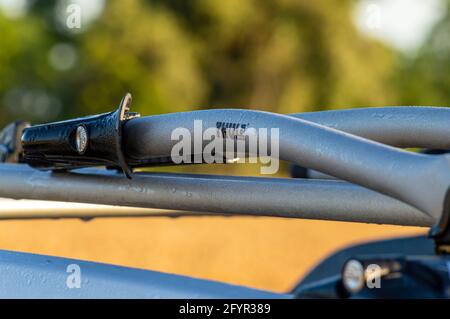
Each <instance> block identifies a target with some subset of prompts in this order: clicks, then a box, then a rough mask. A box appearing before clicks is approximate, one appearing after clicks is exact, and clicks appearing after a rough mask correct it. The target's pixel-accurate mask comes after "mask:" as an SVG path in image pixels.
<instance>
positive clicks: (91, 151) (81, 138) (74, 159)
mask: <svg viewBox="0 0 450 319" xmlns="http://www.w3.org/2000/svg"><path fill="white" fill-rule="evenodd" d="M131 100H132V97H131V94H129V93H127V94H126V95H125V96H124V97H123V99H122V101H121V102H120V105H119V107H118V109H117V110H116V111H114V112H110V113H104V114H99V115H94V116H88V117H83V118H78V119H74V120H68V121H62V122H56V123H50V124H43V125H37V126H32V127H29V128H27V129H25V130H24V132H23V135H22V147H23V159H24V161H25V162H26V163H28V164H29V165H30V166H32V167H34V168H37V169H41V170H68V169H75V168H81V167H90V166H102V165H106V166H113V167H118V168H120V169H121V170H122V171H123V172H124V173H125V175H126V176H127V177H128V178H131V173H132V172H131V168H130V167H129V166H128V164H127V163H126V161H125V156H124V154H123V151H122V126H123V123H124V122H125V121H127V120H129V119H131V118H135V117H139V114H138V113H134V112H130V111H129V110H130V105H131Z"/></svg>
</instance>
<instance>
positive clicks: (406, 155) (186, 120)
mask: <svg viewBox="0 0 450 319" xmlns="http://www.w3.org/2000/svg"><path fill="white" fill-rule="evenodd" d="M333 112H334V113H333ZM389 114H391V115H389ZM314 117H315V121H316V123H314ZM101 118H102V117H101V116H99V117H98V118H97V119H101ZM307 118H309V120H307ZM449 118H450V112H449V111H448V110H446V109H443V108H406V109H405V110H402V109H401V108H399V109H398V110H397V109H396V108H388V109H373V110H370V109H369V111H363V110H354V111H351V110H349V111H343V112H337V111H331V112H322V113H319V114H318V115H313V114H312V113H306V114H304V115H292V116H287V115H280V114H274V113H268V112H261V111H253V110H239V109H224V110H204V111H194V112H186V113H173V114H165V115H158V116H150V117H142V118H133V119H129V120H128V119H124V120H123V121H122V122H120V123H119V124H120V125H123V127H122V130H123V136H122V145H121V148H122V150H123V152H124V160H125V162H126V164H127V165H129V166H130V167H138V166H148V165H160V164H166V163H168V159H170V155H171V149H172V147H173V146H174V144H175V143H176V141H174V140H172V139H171V133H172V132H173V131H174V130H175V129H176V128H180V127H182V128H185V129H187V130H188V131H189V132H191V133H193V134H194V133H195V132H194V130H195V127H194V121H195V120H201V121H202V123H203V126H204V127H205V128H209V127H219V126H217V125H218V123H231V124H230V125H233V126H234V127H252V128H254V129H256V130H258V129H260V128H278V129H279V141H280V143H279V155H280V159H281V160H285V161H289V162H292V163H295V164H298V165H302V166H304V167H307V168H310V169H314V170H317V171H320V172H322V173H325V174H328V175H332V176H335V177H337V178H339V179H341V180H345V181H347V182H350V183H353V184H357V185H359V186H362V187H364V188H367V189H370V190H372V191H375V192H378V193H380V194H384V195H387V196H389V197H392V198H394V199H396V200H399V201H401V202H403V203H405V204H408V205H411V206H413V207H415V208H416V209H418V210H419V211H421V212H423V213H422V215H425V216H426V218H427V221H426V222H425V221H424V220H422V221H421V222H420V223H421V225H422V226H430V224H429V222H430V221H432V222H433V228H432V231H431V232H430V235H431V236H432V237H433V238H434V239H435V241H436V244H437V250H438V251H439V252H448V247H449V245H450V238H449V237H450V236H449V235H448V233H449V219H450V218H449V209H448V205H449V202H448V197H449V192H448V190H449V187H450V155H447V154H439V155H428V154H418V153H413V152H408V151H405V150H401V149H398V148H394V147H391V146H387V145H385V144H381V143H378V142H375V141H372V140H368V139H365V138H362V137H360V136H356V135H352V134H349V133H345V132H343V131H340V130H337V129H334V128H330V127H327V126H324V125H322V124H326V125H328V126H331V127H333V126H334V127H336V128H339V129H342V130H346V131H347V132H350V133H354V134H360V135H362V136H365V137H369V138H372V137H373V138H374V139H375V140H378V141H381V142H386V143H388V142H389V144H392V145H395V146H403V147H405V146H408V147H409V146H413V145H415V146H421V147H438V148H447V147H448V146H449V136H450V135H449V134H448V133H449V129H448V127H447V125H446V124H447V123H448V119H449ZM95 119H96V117H93V118H90V121H91V120H92V122H90V123H89V125H91V126H92V127H95V125H96V123H95V121H96V120H95ZM364 119H367V121H366V122H364ZM368 119H371V120H368ZM430 121H431V122H430ZM72 122H73V121H69V122H59V123H56V125H62V126H64V125H66V124H67V127H69V126H70V128H71V131H72V127H73V125H72V124H73V123H72ZM317 122H318V123H322V124H317ZM356 122H358V123H359V124H354V123H356ZM61 123H63V124H61ZM64 123H66V124H64ZM333 123H334V124H333ZM386 123H387V124H386ZM430 123H431V124H430ZM69 124H70V125H69ZM77 124H79V123H77ZM52 125H55V124H48V125H46V126H41V127H40V128H42V127H52ZM384 125H385V126H386V129H384V127H385V126H384ZM381 128H383V129H381ZM36 129H37V130H39V127H37V128H36ZM27 130H28V132H32V131H33V127H32V128H30V129H27ZM27 130H26V131H27ZM380 131H382V132H381V133H380ZM32 135H33V136H34V134H32ZM24 136H25V138H23V139H22V140H23V142H24V146H25V149H24V151H25V154H26V153H27V148H28V146H31V145H32V143H33V139H28V138H27V135H26V134H25V135H24ZM36 136H37V135H36ZM36 136H35V137H36ZM50 137H51V136H50ZM440 137H445V138H443V139H440ZM55 138H56V139H57V138H58V137H55ZM258 138H259V136H258ZM269 138H270V133H269ZM414 141H416V142H414ZM45 142H46V143H47V145H49V144H48V142H50V144H51V142H52V141H51V140H46V141H45ZM87 143H90V140H88V141H87ZM108 143H109V140H106V141H105V145H102V148H103V149H107V148H108V145H109V144H108ZM203 143H204V142H203ZM415 143H416V144H415ZM36 145H37V147H36V148H35V150H34V151H35V154H40V155H39V156H42V155H43V158H45V159H46V161H47V164H48V165H45V166H43V167H40V168H46V169H59V168H61V166H59V163H60V162H59V160H60V159H59V158H58V156H59V155H58V152H57V149H56V148H52V149H51V151H49V150H48V149H47V148H46V147H41V148H40V147H39V143H38V144H36ZM36 145H34V146H36ZM44 146H45V145H44ZM202 146H204V145H202ZM116 148H117V147H113V146H111V149H116ZM202 149H203V148H202ZM269 151H270V150H269ZM192 155H193V156H195V155H196V154H192ZM246 155H247V156H257V155H258V154H253V153H250V152H249V153H247V154H246ZM78 156H79V158H80V164H81V165H79V166H90V165H86V164H89V163H86V162H83V156H84V154H83V153H80V154H78ZM77 158H78V157H77V156H76V155H74V156H73V157H72V158H71V161H72V162H73V163H76V162H77ZM25 159H27V158H25ZM104 162H105V163H106V162H107V161H106V158H105V161H104ZM31 164H32V163H31ZM97 164H98V163H97ZM115 164H116V165H114V166H118V167H121V168H122V169H124V167H123V165H122V164H121V163H115ZM169 164H170V161H169ZM2 166H3V167H4V168H6V169H5V172H4V173H3V172H2V177H1V189H2V190H1V193H2V194H0V195H2V196H7V197H13V198H17V197H21V196H24V195H25V197H27V198H36V197H37V196H43V195H45V194H46V193H45V191H40V189H47V190H48V189H51V190H52V192H53V193H52V194H53V195H51V194H50V193H47V194H46V196H47V197H48V198H49V199H53V200H69V201H76V198H77V196H78V197H80V199H81V198H82V197H83V196H79V195H76V194H77V193H78V192H80V190H81V189H82V188H83V187H85V188H86V187H87V185H86V184H83V181H86V183H87V182H90V183H91V184H90V185H89V186H90V187H91V188H89V187H87V189H89V190H90V191H91V193H98V191H99V189H102V188H103V187H105V185H111V188H109V190H110V191H111V192H112V193H114V192H113V189H112V188H116V189H117V192H115V193H114V195H115V196H113V197H115V199H112V198H111V201H113V202H108V203H107V204H116V205H117V204H120V205H134V206H136V205H138V206H143V207H147V205H148V204H149V202H150V203H151V204H150V205H152V206H153V205H155V204H156V203H157V201H158V198H159V200H160V202H159V204H161V206H160V207H157V208H170V209H182V210H183V209H187V208H188V207H189V208H191V206H189V205H190V204H189V203H192V202H193V200H192V198H193V197H195V196H197V197H198V198H202V197H201V195H202V194H204V196H209V197H210V198H212V201H213V202H214V201H215V203H213V202H210V203H209V204H210V205H211V204H213V205H215V206H207V205H205V206H202V205H198V206H195V205H192V207H195V209H197V208H200V209H202V207H208V209H212V210H213V211H220V208H217V206H223V201H225V202H226V200H227V196H228V201H229V206H227V209H229V210H228V211H231V209H238V210H239V207H235V206H233V205H232V202H231V200H235V199H236V198H239V195H240V194H242V193H245V192H247V193H249V194H251V195H252V196H254V197H258V196H256V195H255V194H261V195H260V196H261V198H258V199H259V201H254V202H246V205H247V206H244V207H246V209H242V212H243V213H251V214H264V211H266V212H267V211H270V210H273V212H272V211H270V212H272V213H273V214H276V213H275V211H276V210H279V209H280V208H288V209H287V210H286V213H285V215H289V214H291V215H292V216H293V217H299V216H298V215H297V216H296V215H295V213H294V212H293V211H292V210H290V209H291V208H293V207H289V205H290V204H291V203H293V202H295V203H296V204H299V205H300V206H298V205H297V211H298V207H300V208H302V207H305V206H302V205H301V203H298V202H296V201H295V197H297V198H299V193H300V192H299V191H298V189H300V186H303V187H304V188H307V187H311V188H314V189H315V191H317V186H318V185H319V186H321V187H323V188H324V189H327V187H328V188H329V187H331V184H330V183H338V184H333V185H334V186H335V187H334V188H333V187H331V188H333V191H334V192H336V193H339V192H340V191H342V190H343V189H348V188H347V187H356V188H354V189H352V191H356V192H357V193H358V192H361V191H362V189H363V188H357V186H355V185H351V184H349V183H345V184H344V183H343V182H339V181H328V182H324V181H322V182H321V183H329V184H314V181H307V182H305V181H298V180H297V181H287V182H284V181H282V180H278V179H267V178H264V180H265V181H259V180H255V179H254V178H245V177H242V178H236V177H235V178H231V177H220V178H216V179H214V178H212V177H208V178H206V177H205V178H203V179H202V177H196V178H194V177H192V176H188V177H186V176H184V177H183V176H169V175H165V176H161V175H160V176H158V175H157V174H156V175H153V176H151V177H149V176H147V175H146V176H141V175H139V174H135V175H139V178H138V180H137V181H133V183H132V182H131V181H125V180H123V179H122V178H121V177H120V176H117V175H114V176H113V175H108V174H107V175H105V174H97V173H98V171H95V174H92V175H91V174H84V173H82V174H79V173H69V174H67V175H58V174H50V173H42V172H40V173H37V172H33V173H31V172H30V171H26V170H24V169H23V167H22V166H21V168H20V169H15V170H14V169H12V167H5V166H4V165H2ZM73 166H77V165H73ZM70 167H71V166H70ZM70 167H69V168H70ZM8 169H9V170H10V171H11V172H13V173H11V174H12V175H11V174H8V172H7V171H8ZM124 171H126V170H125V169H124ZM24 172H25V173H24ZM91 172H92V171H91ZM14 174H15V175H14ZM39 174H47V175H39ZM13 178H16V179H15V180H14V183H12V182H11V181H12V180H13ZM161 179H163V180H161ZM180 179H182V180H183V181H182V182H184V183H187V184H189V183H191V184H192V185H190V187H193V189H194V190H195V192H189V191H184V189H183V188H177V187H173V188H170V186H169V185H176V183H177V182H178V181H179V180H180ZM7 180H8V182H9V185H10V186H8V185H5V184H8V182H7ZM21 180H22V182H21ZM25 181H26V182H25ZM69 181H70V183H72V184H69ZM143 181H151V183H152V184H145V183H144V182H143ZM219 181H220V182H221V183H222V185H225V186H222V187H223V188H222V189H220V188H218V187H217V185H216V188H215V191H214V192H213V191H212V190H213V189H214V188H212V187H214V183H218V182H219ZM158 182H159V183H162V184H160V186H161V185H162V186H161V187H162V188H161V189H164V190H165V191H166V194H164V193H163V192H159V193H157V196H155V197H152V195H155V194H156V193H155V192H154V190H155V188H157V187H158V186H157V185H158ZM58 183H60V184H59V186H60V188H59V189H56V188H52V185H58ZM77 183H78V185H79V187H78V186H77ZM275 183H276V185H277V187H273V186H269V185H275ZM302 183H307V184H303V185H302ZM27 185H28V187H26V186H27ZM74 185H75V186H74ZM196 185H199V186H198V187H199V188H198V189H195V186H196ZM306 185H308V186H306ZM337 185H339V186H337ZM349 185H351V186H349ZM206 186H207V187H206ZM183 187H184V186H183ZM283 187H285V188H286V189H283V190H284V191H285V193H284V194H289V195H288V196H282V195H283V192H281V191H278V192H277V190H276V189H282V188H283ZM289 187H291V188H292V189H289ZM69 188H70V189H71V192H70V195H67V193H66V195H64V194H62V193H61V190H62V189H65V190H66V191H67V190H68V189H69ZM294 188H295V189H296V190H297V191H296V192H295V191H293V189H294ZM319 188H320V187H319ZM94 189H95V190H94ZM180 190H181V192H179V191H180ZM235 190H238V191H239V192H236V191H235ZM220 191H222V194H223V195H225V196H224V197H220ZM15 192H16V193H17V194H16V195H15ZM118 192H119V193H118ZM120 192H123V193H124V194H126V195H124V194H122V195H120ZM170 192H172V193H173V194H176V195H173V196H171V195H168V194H170ZM217 192H219V193H217ZM311 193H313V192H311ZM20 194H21V195H20ZM78 194H80V193H78ZM102 194H103V195H106V194H105V193H102ZM133 194H134V195H136V194H137V195H138V196H131V197H130V195H133ZM139 194H141V195H139ZM218 194H219V195H218ZM316 194H318V195H317V196H318V197H317V198H316V200H315V201H309V202H310V203H311V202H314V203H316V204H317V203H320V202H322V203H326V202H327V200H328V198H327V197H320V195H321V193H320V192H316ZM354 194H355V193H354ZM374 194H375V193H371V195H370V196H373V197H372V199H373V198H376V196H381V195H374ZM85 195H86V196H85V197H84V199H86V198H88V197H89V194H85ZM91 196H94V197H91V198H90V199H89V200H90V201H91V202H95V201H96V199H95V196H97V194H94V195H91ZM127 196H128V197H127ZM241 196H243V195H241ZM197 197H196V198H197ZM73 198H75V200H71V199H73ZM117 198H119V199H117ZM149 198H150V199H151V200H149ZM386 198H387V197H386ZM386 198H383V199H382V201H383V202H386V201H387V200H386ZM264 199H265V200H264ZM347 199H349V198H347ZM97 200H98V199H97ZM242 200H243V201H244V202H245V200H248V198H245V197H244V198H243V199H242ZM349 200H350V199H349ZM351 200H352V201H353V202H358V201H357V200H356V199H355V198H352V199H351ZM105 201H106V200H105ZM164 201H166V202H164ZM176 201H178V202H176ZM174 202H175V203H174ZM387 202H388V203H389V201H387ZM200 203H202V202H201V201H198V202H197V204H200ZM262 203H264V205H263V204H262ZM271 203H272V204H271ZM336 203H338V201H337V200H336V201H334V204H336ZM159 204H158V206H159ZM169 204H170V205H171V207H166V205H167V206H169ZM203 204H205V203H203ZM303 205H305V204H303ZM321 205H323V206H321V208H322V209H323V214H314V216H313V217H312V214H313V213H312V212H313V211H314V210H305V212H306V211H308V212H309V214H310V215H309V216H311V217H312V218H319V219H333V220H349V219H351V220H352V221H363V220H373V221H374V220H376V221H375V222H380V223H385V222H388V223H392V222H393V219H395V218H393V219H392V218H391V219H389V218H388V217H387V216H386V215H383V216H382V218H379V219H378V218H377V217H375V216H371V217H370V216H367V215H366V216H365V213H362V214H361V216H363V217H365V218H361V217H358V216H356V215H350V217H349V215H348V214H347V215H346V216H345V214H343V213H342V212H343V211H341V212H340V213H339V214H334V213H335V211H333V209H331V208H330V207H328V206H327V208H326V209H324V207H325V206H326V204H321ZM389 205H392V203H391V204H388V206H389ZM395 205H398V203H396V204H395ZM162 206H164V207H162ZM155 207H156V206H155ZM365 207H367V206H365ZM385 208H386V207H385ZM313 209H320V205H319V204H317V206H315V207H313ZM366 209H367V208H366ZM404 209H405V208H404V207H403V208H401V209H400V210H404ZM204 210H205V209H203V211H204ZM406 211H407V210H404V212H406ZM301 213H302V215H301V217H302V218H305V217H304V216H307V215H308V214H306V213H304V212H301ZM378 213H379V212H378ZM415 214H416V215H417V211H414V212H413V211H412V210H410V211H409V212H408V213H406V214H404V215H402V221H401V222H400V223H401V224H404V225H407V224H410V222H409V221H408V219H409V218H412V216H413V215H415ZM369 215H370V214H369ZM422 217H423V216H422Z"/></svg>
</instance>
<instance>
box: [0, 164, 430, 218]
mask: <svg viewBox="0 0 450 319" xmlns="http://www.w3.org/2000/svg"><path fill="white" fill-rule="evenodd" d="M0 196H2V197H9V198H15V199H22V198H24V199H39V200H55V201H71V202H84V203H92V204H106V205H120V206H130V207H147V208H160V209H171V210H188V211H198V212H209V213H211V214H227V215H228V214H229V215H254V216H276V217H290V218H305V219H322V220H335V221H348V222H364V223H377V224H393V225H406V226H424V227H429V226H431V225H433V224H434V223H435V222H436V220H435V219H434V218H432V217H430V216H428V215H426V214H424V213H422V212H421V211H419V210H417V209H415V208H413V207H411V206H408V205H406V204H403V203H402V202H400V201H397V200H395V199H392V198H390V197H387V196H384V195H381V194H378V193H376V192H374V191H371V190H368V189H366V188H363V187H359V186H356V185H353V184H350V183H346V182H342V181H319V180H303V179H284V178H263V177H237V176H215V175H200V174H171V173H135V174H134V177H133V179H132V180H128V179H125V178H124V177H123V175H121V174H117V173H116V172H114V171H109V170H104V169H95V168H92V169H81V170H77V171H74V172H71V173H52V172H43V171H38V170H34V169H32V168H30V167H28V166H26V165H22V164H1V165H0ZM86 213H87V214H89V211H88V210H87V211H86Z"/></svg>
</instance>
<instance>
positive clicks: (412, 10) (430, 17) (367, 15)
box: [354, 0, 448, 53]
mask: <svg viewBox="0 0 450 319" xmlns="http://www.w3.org/2000/svg"><path fill="white" fill-rule="evenodd" d="M447 3H448V2H446V1H444V0H426V1H425V0H361V1H359V2H358V4H357V5H356V6H355V11H354V21H355V24H356V26H357V27H358V29H359V30H360V31H361V32H363V33H365V34H367V35H369V36H372V37H375V38H378V39H380V40H382V41H384V42H386V43H387V44H388V45H390V46H392V47H393V48H395V49H398V50H400V51H403V52H412V53H413V52H414V51H415V50H417V49H418V48H419V47H420V45H421V44H422V43H423V42H424V40H425V39H426V37H427V35H428V34H429V33H430V31H431V30H432V28H433V26H434V25H435V24H436V22H438V21H439V20H440V19H441V18H442V17H443V16H444V14H445V9H446V5H447Z"/></svg>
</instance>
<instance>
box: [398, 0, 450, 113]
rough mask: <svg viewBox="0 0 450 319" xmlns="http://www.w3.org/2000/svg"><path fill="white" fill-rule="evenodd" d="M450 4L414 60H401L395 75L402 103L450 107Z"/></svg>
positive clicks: (412, 58)
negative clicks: (399, 69)
mask: <svg viewBox="0 0 450 319" xmlns="http://www.w3.org/2000/svg"><path fill="white" fill-rule="evenodd" d="M449 32H450V1H448V5H447V12H446V14H445V16H444V18H443V19H442V20H441V21H439V22H438V23H437V24H436V26H435V27H434V30H433V31H432V32H431V34H430V36H429V38H428V40H427V41H426V42H425V43H424V45H423V47H422V48H421V49H420V50H419V52H418V53H417V56H414V57H403V59H401V60H400V62H401V65H402V69H401V72H398V74H397V75H396V83H397V86H398V88H399V89H398V91H399V95H400V102H401V103H404V104H409V105H440V106H449V105H450V36H449Z"/></svg>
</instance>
